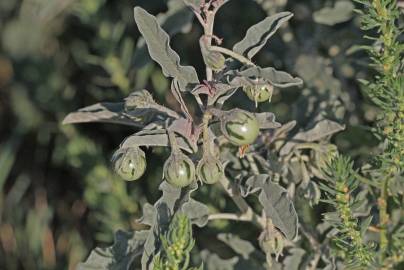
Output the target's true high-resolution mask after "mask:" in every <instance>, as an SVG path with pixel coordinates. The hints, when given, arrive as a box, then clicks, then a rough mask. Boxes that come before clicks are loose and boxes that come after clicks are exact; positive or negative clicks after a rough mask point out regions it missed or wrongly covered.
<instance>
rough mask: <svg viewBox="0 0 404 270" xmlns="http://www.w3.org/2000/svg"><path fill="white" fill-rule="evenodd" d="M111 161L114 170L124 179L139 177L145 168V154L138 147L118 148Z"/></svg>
mask: <svg viewBox="0 0 404 270" xmlns="http://www.w3.org/2000/svg"><path fill="white" fill-rule="evenodd" d="M112 162H113V166H114V170H115V172H116V173H117V174H118V175H119V176H120V177H122V178H123V179H124V180H126V181H134V180H137V179H139V178H140V177H141V176H142V175H143V174H144V172H145V170H146V156H145V153H144V152H143V151H142V150H141V149H140V148H139V147H130V148H121V149H119V150H118V151H116V152H115V153H114V155H113V156H112Z"/></svg>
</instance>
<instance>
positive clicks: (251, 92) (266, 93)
mask: <svg viewBox="0 0 404 270" xmlns="http://www.w3.org/2000/svg"><path fill="white" fill-rule="evenodd" d="M273 90H274V88H273V86H272V85H270V84H265V85H253V86H245V87H243V91H244V93H246V95H247V96H248V98H249V99H251V100H252V101H254V102H256V103H258V102H264V101H267V100H269V101H271V98H272V92H273Z"/></svg>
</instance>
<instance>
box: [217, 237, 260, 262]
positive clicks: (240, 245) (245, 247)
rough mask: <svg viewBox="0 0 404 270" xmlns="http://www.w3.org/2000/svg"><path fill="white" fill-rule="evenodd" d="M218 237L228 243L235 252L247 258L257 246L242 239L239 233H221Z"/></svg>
mask: <svg viewBox="0 0 404 270" xmlns="http://www.w3.org/2000/svg"><path fill="white" fill-rule="evenodd" d="M217 238H218V239H219V240H220V241H222V242H224V243H225V244H226V245H228V246H229V247H230V248H231V249H232V250H234V252H236V253H237V254H239V255H241V256H242V257H243V259H245V260H247V259H248V258H249V257H250V255H251V254H252V253H253V252H254V251H255V247H254V246H253V245H252V244H251V243H250V242H248V241H246V240H243V239H241V238H240V237H239V236H238V235H234V234H231V233H220V234H219V235H218V236H217Z"/></svg>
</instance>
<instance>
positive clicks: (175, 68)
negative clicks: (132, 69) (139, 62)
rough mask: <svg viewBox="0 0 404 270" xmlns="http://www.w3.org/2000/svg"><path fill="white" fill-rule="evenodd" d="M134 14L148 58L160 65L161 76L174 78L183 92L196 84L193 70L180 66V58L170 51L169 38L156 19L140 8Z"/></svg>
mask: <svg viewBox="0 0 404 270" xmlns="http://www.w3.org/2000/svg"><path fill="white" fill-rule="evenodd" d="M134 13H135V21H136V24H137V26H138V28H139V31H140V32H141V33H142V35H143V37H144V39H145V41H146V44H147V47H148V49H149V53H150V56H151V57H152V58H153V60H154V61H156V62H157V63H159V64H160V66H161V68H162V70H163V74H164V75H165V76H167V77H171V78H176V79H177V80H178V82H179V84H180V88H181V90H182V91H185V90H186V89H187V87H188V85H189V84H197V83H198V82H199V80H198V75H197V74H196V71H195V69H194V68H193V67H191V66H181V65H180V57H179V56H178V54H177V53H176V52H175V51H174V50H173V49H171V47H170V44H169V43H170V38H169V36H168V34H167V33H166V32H165V31H164V30H163V29H162V28H161V27H160V25H159V24H158V22H157V19H156V17H154V16H153V15H151V14H150V13H148V12H147V11H145V10H144V9H142V8H140V7H135V11H134Z"/></svg>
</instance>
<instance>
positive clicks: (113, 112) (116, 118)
mask: <svg viewBox="0 0 404 270" xmlns="http://www.w3.org/2000/svg"><path fill="white" fill-rule="evenodd" d="M90 122H103V123H113V124H122V125H129V126H135V127H142V126H144V125H145V123H144V122H142V121H139V122H135V121H134V120H132V119H130V118H129V117H128V116H126V115H125V114H124V103H123V102H119V103H110V102H104V103H97V104H94V105H91V106H88V107H84V108H82V109H80V110H78V111H77V112H72V113H69V114H68V115H67V116H66V117H65V119H64V120H63V124H76V123H90Z"/></svg>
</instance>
